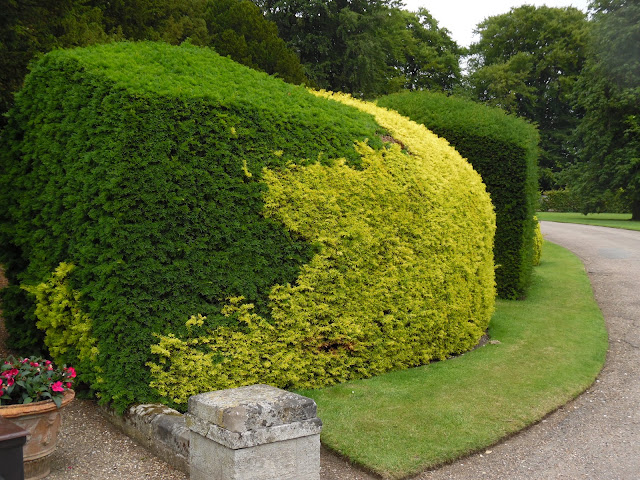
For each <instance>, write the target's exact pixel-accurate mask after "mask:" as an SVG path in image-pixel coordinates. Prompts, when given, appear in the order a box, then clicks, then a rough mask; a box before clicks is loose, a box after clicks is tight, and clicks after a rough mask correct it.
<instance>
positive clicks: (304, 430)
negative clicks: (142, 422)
mask: <svg viewBox="0 0 640 480" xmlns="http://www.w3.org/2000/svg"><path fill="white" fill-rule="evenodd" d="M185 419H186V425H187V427H188V428H189V429H190V430H191V431H193V432H196V433H198V434H199V435H202V436H203V437H207V438H209V439H211V440H213V441H215V442H217V443H220V444H221V445H224V446H225V447H228V448H234V449H238V448H248V447H255V446H257V445H263V444H265V443H274V442H281V441H284V440H292V439H295V438H300V437H307V436H309V435H316V434H319V433H320V431H321V430H322V422H321V421H320V419H319V418H311V419H309V420H303V421H301V422H294V423H288V424H286V425H276V426H273V427H267V428H259V429H256V430H249V431H246V432H241V433H238V432H231V431H229V430H226V429H224V428H221V427H219V426H217V425H214V424H212V423H209V422H207V421H205V420H202V419H200V418H198V417H196V416H194V415H191V414H189V413H187V414H185Z"/></svg>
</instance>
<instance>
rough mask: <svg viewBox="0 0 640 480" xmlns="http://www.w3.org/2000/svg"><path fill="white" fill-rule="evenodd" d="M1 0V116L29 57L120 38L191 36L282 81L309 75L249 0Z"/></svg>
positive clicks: (177, 38) (173, 39) (173, 40)
mask: <svg viewBox="0 0 640 480" xmlns="http://www.w3.org/2000/svg"><path fill="white" fill-rule="evenodd" d="M0 1H1V3H0V10H1V11H2V15H1V16H0V115H1V114H2V113H4V112H6V111H7V110H8V109H9V107H10V105H11V103H12V99H13V94H14V93H15V92H16V91H17V90H18V89H19V88H20V87H21V86H22V81H23V79H24V77H25V75H26V73H27V66H28V64H29V62H30V61H31V60H32V59H33V58H34V57H37V56H38V55H40V54H43V53H46V52H48V51H50V50H52V49H54V48H66V47H75V46H86V45H91V44H95V43H103V42H109V41H114V40H122V39H129V40H155V41H164V42H168V43H172V44H179V43H181V42H183V41H184V40H186V39H189V40H190V41H191V42H192V43H194V44H196V45H201V46H211V47H213V48H214V49H215V50H217V51H218V52H219V53H221V54H222V55H228V56H230V57H231V58H233V59H234V60H236V61H237V62H239V63H243V64H245V65H247V66H249V67H252V68H254V69H257V70H262V71H265V72H267V73H269V74H274V75H278V76H280V77H282V78H283V79H284V80H285V81H288V82H292V83H302V82H304V81H306V78H305V76H304V72H303V69H302V67H301V65H300V61H299V60H298V58H297V56H296V55H295V53H293V51H291V50H290V49H289V48H287V46H286V44H285V43H284V41H283V40H282V39H281V38H279V37H278V31H277V28H276V26H275V24H274V23H272V22H270V21H268V20H266V19H265V18H264V16H263V15H262V12H261V11H260V9H259V8H257V7H256V6H255V5H254V4H253V3H252V2H251V1H250V0H56V1H50V0H29V1H23V0H0ZM3 125H4V117H2V116H0V127H2V126H3Z"/></svg>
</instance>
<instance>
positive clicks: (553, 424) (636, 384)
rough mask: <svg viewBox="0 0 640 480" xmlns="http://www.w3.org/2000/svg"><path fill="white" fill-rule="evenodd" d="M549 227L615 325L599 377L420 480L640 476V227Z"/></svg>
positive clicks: (548, 234)
mask: <svg viewBox="0 0 640 480" xmlns="http://www.w3.org/2000/svg"><path fill="white" fill-rule="evenodd" d="M542 232H543V234H544V236H545V238H546V239H547V240H549V241H551V242H554V243H557V244H559V245H561V246H563V247H565V248H568V249H569V250H571V251H572V252H574V253H575V254H576V255H578V256H579V257H580V258H581V259H582V261H583V263H584V265H585V268H586V269H587V272H588V274H589V277H590V278H591V283H592V286H593V290H594V293H595V297H596V300H597V302H598V304H599V305H600V308H601V310H602V313H603V314H604V317H605V320H606V322H607V328H608V331H609V352H608V355H607V362H606V365H605V367H604V369H603V371H602V373H601V374H600V376H599V379H598V380H597V382H596V383H595V384H594V385H593V386H592V388H590V389H589V390H588V391H587V392H586V393H585V394H583V395H581V396H580V397H579V398H577V399H576V400H574V401H573V402H571V403H570V404H568V405H566V406H565V407H564V408H562V409H560V410H559V411H557V412H556V413H554V414H552V415H550V416H549V417H547V418H546V419H545V420H543V421H542V422H541V423H538V424H537V425H535V426H533V427H531V428H530V429H528V430H526V431H525V432H522V433H520V434H518V435H516V436H514V437H513V438H511V439H509V440H507V441H505V442H503V443H502V444H500V445H497V446H496V447H494V448H492V449H491V450H490V451H488V452H485V453H483V454H481V455H475V456H473V457H470V458H467V459H465V460H461V461H459V462H456V463H454V464H452V465H449V466H447V467H444V468H442V469H439V470H436V471H433V472H425V473H423V474H422V475H420V476H418V477H416V479H420V480H436V479H438V480H440V479H460V480H461V479H473V480H476V479H501V480H519V479H522V480H525V479H526V480H534V479H539V480H554V479H572V480H573V479H591V480H637V479H640V232H635V231H628V230H618V229H611V228H604V227H595V226H589V225H575V224H568V223H567V224H563V223H555V222H542Z"/></svg>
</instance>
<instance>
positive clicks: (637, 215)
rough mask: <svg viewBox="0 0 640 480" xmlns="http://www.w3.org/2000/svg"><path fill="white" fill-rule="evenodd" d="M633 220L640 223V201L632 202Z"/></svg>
mask: <svg viewBox="0 0 640 480" xmlns="http://www.w3.org/2000/svg"><path fill="white" fill-rule="evenodd" d="M631 220H637V221H640V199H637V200H632V201H631Z"/></svg>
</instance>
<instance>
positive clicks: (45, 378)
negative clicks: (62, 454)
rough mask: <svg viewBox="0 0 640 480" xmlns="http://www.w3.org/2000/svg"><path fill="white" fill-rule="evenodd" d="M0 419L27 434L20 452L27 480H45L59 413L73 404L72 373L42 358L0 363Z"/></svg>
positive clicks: (56, 435) (56, 431) (11, 360)
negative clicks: (4, 419)
mask: <svg viewBox="0 0 640 480" xmlns="http://www.w3.org/2000/svg"><path fill="white" fill-rule="evenodd" d="M0 372H1V373H0V416H3V417H5V418H8V419H10V420H11V421H13V422H14V423H15V424H17V425H18V426H20V427H22V428H24V429H25V430H26V431H27V432H28V436H27V443H26V444H25V445H24V448H23V459H24V475H25V480H27V479H38V478H44V477H46V476H47V475H48V474H49V472H50V471H51V467H50V455H51V454H52V453H53V452H54V450H55V448H56V441H57V438H58V430H59V429H60V424H61V421H62V419H61V415H60V409H61V408H62V407H64V406H65V405H67V404H69V402H71V400H73V398H74V396H75V393H74V391H73V390H72V386H73V380H74V378H75V377H76V372H75V370H74V369H73V367H67V366H63V367H61V368H58V367H56V366H55V365H54V364H53V362H51V361H50V360H44V359H42V358H34V357H32V358H14V357H8V358H6V359H0Z"/></svg>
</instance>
